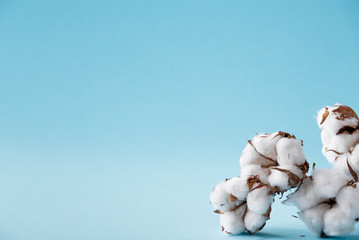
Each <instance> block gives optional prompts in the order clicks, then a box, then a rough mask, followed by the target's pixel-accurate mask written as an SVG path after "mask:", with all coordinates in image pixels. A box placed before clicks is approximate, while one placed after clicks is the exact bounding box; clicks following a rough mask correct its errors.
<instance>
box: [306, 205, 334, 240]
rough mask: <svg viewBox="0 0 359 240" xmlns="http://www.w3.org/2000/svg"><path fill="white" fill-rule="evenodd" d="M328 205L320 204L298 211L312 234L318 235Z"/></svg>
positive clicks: (328, 207) (322, 225)
mask: <svg viewBox="0 0 359 240" xmlns="http://www.w3.org/2000/svg"><path fill="white" fill-rule="evenodd" d="M330 207H331V205H329V204H320V205H317V206H314V207H312V208H309V209H306V210H304V211H302V212H300V213H299V217H300V219H301V220H303V222H304V223H305V225H307V227H308V229H309V230H310V231H311V232H312V233H313V234H315V235H317V236H320V235H321V233H322V231H323V227H324V224H323V215H324V213H325V212H326V211H327V210H328V209H330Z"/></svg>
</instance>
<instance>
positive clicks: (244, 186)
mask: <svg viewBox="0 0 359 240" xmlns="http://www.w3.org/2000/svg"><path fill="white" fill-rule="evenodd" d="M225 189H226V192H228V193H230V194H232V195H233V196H234V197H236V198H237V199H238V200H240V201H244V200H245V199H246V197H247V194H248V192H249V188H248V183H247V178H243V177H241V178H240V177H235V178H231V179H229V180H228V181H227V182H226V183H225Z"/></svg>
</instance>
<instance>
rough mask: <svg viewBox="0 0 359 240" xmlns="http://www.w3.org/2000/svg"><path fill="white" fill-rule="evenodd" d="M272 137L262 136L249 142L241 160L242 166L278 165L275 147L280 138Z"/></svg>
mask: <svg viewBox="0 0 359 240" xmlns="http://www.w3.org/2000/svg"><path fill="white" fill-rule="evenodd" d="M272 135H273V134H270V135H269V134H260V135H258V136H255V137H254V138H253V139H252V140H251V141H248V144H247V146H246V147H245V148H244V150H243V152H242V155H241V158H240V166H241V167H244V166H246V165H249V164H257V165H261V166H267V167H268V166H273V165H276V164H277V163H276V160H275V159H276V157H277V155H276V150H275V145H276V143H277V141H278V139H279V138H280V136H275V135H274V136H272Z"/></svg>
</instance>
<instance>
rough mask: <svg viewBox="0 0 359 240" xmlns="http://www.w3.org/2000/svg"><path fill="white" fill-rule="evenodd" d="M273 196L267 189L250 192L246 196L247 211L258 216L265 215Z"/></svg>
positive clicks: (262, 188)
mask: <svg viewBox="0 0 359 240" xmlns="http://www.w3.org/2000/svg"><path fill="white" fill-rule="evenodd" d="M273 197H274V196H273V195H272V194H271V193H270V189H269V188H267V187H265V186H264V187H261V188H257V189H255V190H253V191H250V192H249V193H248V196H247V206H248V210H249V211H252V212H256V213H258V214H265V213H266V212H267V211H268V209H269V208H270V206H271V204H272V202H273Z"/></svg>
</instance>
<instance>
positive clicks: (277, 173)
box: [268, 165, 304, 191]
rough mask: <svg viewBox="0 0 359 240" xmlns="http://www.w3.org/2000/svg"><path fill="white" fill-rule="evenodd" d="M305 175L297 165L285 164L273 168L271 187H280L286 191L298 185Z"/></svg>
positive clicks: (270, 179) (270, 177) (270, 180)
mask: <svg viewBox="0 0 359 240" xmlns="http://www.w3.org/2000/svg"><path fill="white" fill-rule="evenodd" d="M303 176H304V174H303V171H302V170H300V169H299V168H298V167H297V166H295V165H284V166H279V167H273V168H271V174H270V175H269V177H268V181H269V184H270V186H271V187H273V188H275V187H278V188H279V190H280V191H286V190H288V189H291V188H293V187H295V186H298V184H299V183H300V181H301V179H302V178H303Z"/></svg>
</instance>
